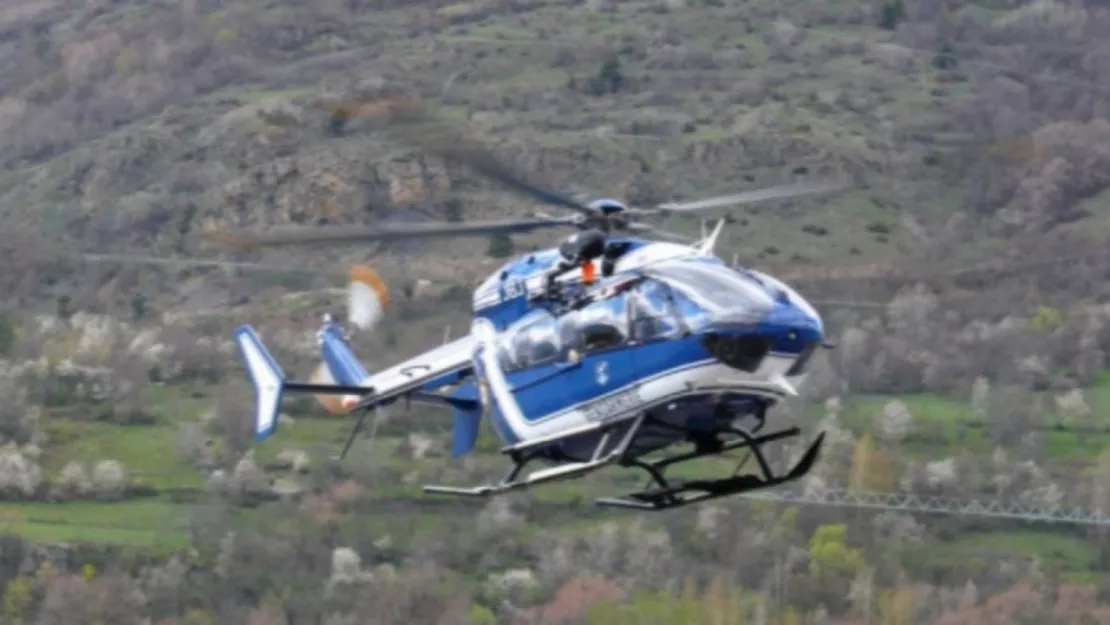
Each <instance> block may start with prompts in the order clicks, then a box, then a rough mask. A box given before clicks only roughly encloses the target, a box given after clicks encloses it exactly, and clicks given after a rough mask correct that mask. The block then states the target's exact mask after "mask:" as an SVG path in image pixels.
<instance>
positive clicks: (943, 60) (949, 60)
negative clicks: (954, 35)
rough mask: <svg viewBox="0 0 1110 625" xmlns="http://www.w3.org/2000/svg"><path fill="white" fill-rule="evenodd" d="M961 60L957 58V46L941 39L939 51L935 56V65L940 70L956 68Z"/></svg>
mask: <svg viewBox="0 0 1110 625" xmlns="http://www.w3.org/2000/svg"><path fill="white" fill-rule="evenodd" d="M958 65H959V60H958V59H956V48H954V47H953V46H952V44H951V43H949V42H948V41H947V40H944V41H941V42H940V44H939V45H938V46H937V53H936V55H935V56H934V57H933V67H935V68H937V69H939V70H948V69H956V67H957V66H958Z"/></svg>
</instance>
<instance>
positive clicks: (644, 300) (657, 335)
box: [629, 280, 679, 342]
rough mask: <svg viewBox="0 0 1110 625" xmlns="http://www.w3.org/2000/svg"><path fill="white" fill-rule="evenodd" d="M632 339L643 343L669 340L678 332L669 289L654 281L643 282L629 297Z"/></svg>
mask: <svg viewBox="0 0 1110 625" xmlns="http://www.w3.org/2000/svg"><path fill="white" fill-rule="evenodd" d="M629 313H630V315H631V318H630V325H631V330H632V338H633V339H635V340H637V341H640V342H644V341H651V340H654V339H661V338H670V337H673V336H676V335H677V334H678V331H679V325H678V320H677V318H676V317H675V306H674V299H673V294H672V292H671V289H670V288H669V287H668V286H667V285H665V284H663V283H661V282H658V281H655V280H644V281H643V282H641V283H640V284H639V286H637V288H636V290H635V291H634V292H633V293H632V295H631V306H630V310H629Z"/></svg>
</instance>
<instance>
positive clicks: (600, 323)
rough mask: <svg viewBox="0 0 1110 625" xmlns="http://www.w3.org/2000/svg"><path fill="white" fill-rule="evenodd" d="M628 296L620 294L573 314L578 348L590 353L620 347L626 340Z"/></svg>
mask: <svg viewBox="0 0 1110 625" xmlns="http://www.w3.org/2000/svg"><path fill="white" fill-rule="evenodd" d="M627 306H628V294H627V293H621V294H619V295H616V296H614V297H610V298H607V299H604V300H601V301H599V302H595V303H593V304H590V305H589V306H586V307H585V308H583V309H582V310H580V311H578V312H576V313H573V316H574V318H575V319H574V322H575V324H576V326H577V329H578V348H579V349H581V350H582V351H583V352H592V351H597V350H600V349H608V348H611V347H617V346H619V345H622V344H623V343H624V342H625V341H627V340H628V334H629V333H628V312H627Z"/></svg>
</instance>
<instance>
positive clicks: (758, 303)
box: [651, 260, 775, 319]
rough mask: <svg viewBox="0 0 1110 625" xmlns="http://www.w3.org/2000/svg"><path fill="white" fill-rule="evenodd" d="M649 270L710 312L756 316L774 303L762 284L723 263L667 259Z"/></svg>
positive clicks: (751, 317)
mask: <svg viewBox="0 0 1110 625" xmlns="http://www.w3.org/2000/svg"><path fill="white" fill-rule="evenodd" d="M651 273H652V274H653V275H655V276H657V277H659V278H660V279H662V280H663V281H664V282H667V283H668V284H669V285H670V286H671V287H672V288H674V289H675V290H676V291H679V292H681V293H682V294H683V295H685V296H686V297H688V298H690V300H692V301H693V302H695V303H696V304H697V305H698V306H699V307H701V308H704V309H706V311H707V312H710V313H715V314H724V315H727V316H733V315H736V316H740V317H744V318H749V319H759V318H762V317H763V316H764V315H766V314H767V313H768V312H770V311H771V309H772V308H774V306H775V301H774V300H773V299H772V298H771V296H770V295H769V294H768V293H767V291H766V290H765V289H764V288H763V286H761V285H760V284H759V283H758V282H756V281H754V280H752V279H750V278H747V277H745V276H743V275H742V274H739V273H737V272H736V271H734V270H732V269H730V268H729V267H727V266H725V265H720V264H716V263H702V262H690V261H689V260H685V261H669V262H664V263H659V264H658V265H654V266H652V268H651Z"/></svg>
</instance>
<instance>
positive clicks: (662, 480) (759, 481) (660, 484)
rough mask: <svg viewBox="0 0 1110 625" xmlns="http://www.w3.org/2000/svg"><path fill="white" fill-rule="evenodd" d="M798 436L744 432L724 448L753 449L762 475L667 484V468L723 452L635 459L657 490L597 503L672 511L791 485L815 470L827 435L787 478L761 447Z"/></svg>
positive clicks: (790, 431) (792, 430) (784, 432)
mask: <svg viewBox="0 0 1110 625" xmlns="http://www.w3.org/2000/svg"><path fill="white" fill-rule="evenodd" d="M740 432H741V431H740V430H736V431H735V432H734V433H737V434H739V433H740ZM798 434H800V432H799V430H798V428H789V429H787V430H782V431H779V432H774V433H771V434H766V435H764V436H761V437H758V438H755V437H751V436H750V435H747V434H746V433H744V434H742V435H741V440H735V441H730V442H729V443H726V444H725V445H723V446H722V448H721V450H720V451H727V450H729V449H741V448H749V449H751V452H752V455H754V456H755V458H756V461H757V462H758V463H759V468H760V473H762V476H756V475H733V476H731V477H726V478H721V479H716V480H688V481H683V482H680V483H678V484H673V485H672V484H671V483H670V482H668V481H667V478H666V477H664V476H663V471H662V468H663V467H665V466H667V465H670V464H677V463H679V462H686V461H689V460H692V459H694V458H699V457H702V456H707V455H712V454H714V453H719V452H701V453H699V452H694V453H690V454H682V455H681V456H672V457H670V458H663V459H661V460H656V461H654V462H650V463H648V462H643V461H641V460H632V461H630V462H629V463H628V466H634V467H638V468H641V469H644V470H645V471H647V473H648V474H649V475H650V476H651V479H652V481H654V482H655V484H656V486H657V488H653V489H649V490H644V491H640V492H638V493H632V494H630V495H627V496H625V497H606V498H602V499H598V500H597V501H596V503H597V505H599V506H604V507H609V508H631V509H635V510H668V509H671V508H680V507H682V506H688V505H690V504H693V503H698V502H701V501H708V500H710V499H717V498H718V497H728V496H730V495H739V494H742V493H747V492H751V491H753V490H759V489H762V488H770V487H772V486H778V485H780V484H785V483H787V482H793V481H795V480H798V479H801V478H802V477H804V476H805V474H806V473H809V471H810V469H812V468H813V464H814V463H815V462H816V461H817V457H818V455H819V454H820V451H821V445H822V444H823V443H824V442H825V433H824V432H822V433H821V434H819V435H818V436H817V440H815V441H813V443H812V444H811V445H810V446H809V449H807V450H806V453H805V455H803V456H802V459H801V460H799V461H798V463H797V464H795V465H794V468H793V469H791V470H790V471H789V472H788V473H786V474H785V475H775V474H774V473H773V472H772V471H771V467H770V466H769V465H768V464H767V460H766V458H764V456H763V451H762V449H760V447H761V446H762V445H764V444H766V443H768V442H770V441H771V440H774V439H778V438H788V437H792V436H797V435H798Z"/></svg>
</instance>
